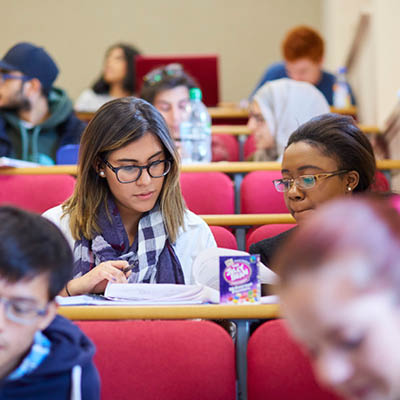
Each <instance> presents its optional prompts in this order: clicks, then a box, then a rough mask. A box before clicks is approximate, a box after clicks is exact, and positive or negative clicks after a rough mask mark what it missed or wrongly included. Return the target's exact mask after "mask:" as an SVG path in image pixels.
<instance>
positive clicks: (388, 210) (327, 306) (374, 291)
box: [275, 198, 400, 400]
mask: <svg viewBox="0 0 400 400" xmlns="http://www.w3.org/2000/svg"><path fill="white" fill-rule="evenodd" d="M399 260H400V217H399V214H398V212H397V211H395V210H394V209H393V208H392V207H391V206H390V205H389V203H388V202H386V201H384V200H382V199H381V200H380V201H379V202H377V201H375V202H374V201H372V200H367V199H363V198H352V199H341V200H336V201H333V202H331V203H330V204H327V205H324V206H322V207H321V208H320V209H319V210H317V211H316V212H315V214H314V215H312V216H310V218H309V219H308V220H307V221H306V222H305V223H304V225H302V226H300V227H299V229H298V231H297V232H296V233H295V234H294V235H293V237H291V238H290V239H289V241H288V242H287V243H286V244H285V246H284V247H283V248H282V251H281V252H279V255H278V258H277V260H276V263H275V264H276V265H278V266H279V275H280V280H281V281H280V285H279V295H280V299H281V305H282V312H283V316H285V318H286V319H287V321H288V325H289V328H290V329H291V331H292V334H293V336H294V337H295V339H297V340H298V341H299V342H300V343H301V344H302V346H303V348H304V349H305V351H306V352H307V353H308V354H309V356H310V358H311V362H312V364H313V367H314V372H315V374H316V377H317V379H318V380H319V381H320V382H321V383H322V384H323V385H325V386H327V387H330V388H331V389H333V390H335V391H336V392H337V394H339V395H340V396H341V398H344V399H387V400H389V399H398V398H400V385H399V373H400V351H399V350H398V343H399V341H400V306H399V293H400V270H399Z"/></svg>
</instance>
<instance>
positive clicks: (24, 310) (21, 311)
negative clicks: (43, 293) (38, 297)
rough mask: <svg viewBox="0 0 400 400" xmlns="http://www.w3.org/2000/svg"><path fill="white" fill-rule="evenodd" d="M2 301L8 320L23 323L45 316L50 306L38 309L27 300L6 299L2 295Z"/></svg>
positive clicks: (29, 322) (26, 323)
mask: <svg viewBox="0 0 400 400" xmlns="http://www.w3.org/2000/svg"><path fill="white" fill-rule="evenodd" d="M0 303H3V305H4V311H5V315H6V317H7V319H8V320H10V321H13V322H16V323H18V324H22V325H30V324H32V323H33V322H34V321H35V320H36V319H37V318H38V317H42V316H45V315H46V314H47V311H48V306H47V305H46V307H44V308H42V309H38V308H37V307H35V306H34V305H33V304H32V303H30V302H27V301H26V300H17V299H6V298H4V297H0Z"/></svg>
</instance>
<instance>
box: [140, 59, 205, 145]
mask: <svg viewBox="0 0 400 400" xmlns="http://www.w3.org/2000/svg"><path fill="white" fill-rule="evenodd" d="M197 86H198V85H197V83H196V82H195V80H194V79H193V78H192V77H191V76H190V75H189V74H188V73H186V72H185V71H184V69H183V67H182V65H180V64H168V65H165V66H163V67H160V68H156V69H153V70H152V71H150V72H149V73H148V74H147V75H146V76H145V77H144V78H143V86H142V91H141V93H140V97H141V98H142V99H144V100H146V101H148V102H149V103H150V104H152V105H153V106H154V107H155V108H157V110H158V111H159V112H160V113H161V115H162V116H163V117H164V119H165V122H166V123H167V126H168V129H169V131H170V133H171V136H172V137H173V138H174V140H175V141H176V144H177V145H178V146H179V140H180V132H179V129H180V124H181V123H182V122H183V121H184V120H185V118H186V117H187V113H186V106H187V104H188V103H189V90H190V89H192V88H195V87H197Z"/></svg>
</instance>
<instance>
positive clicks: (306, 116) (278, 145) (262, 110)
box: [247, 78, 330, 161]
mask: <svg viewBox="0 0 400 400" xmlns="http://www.w3.org/2000/svg"><path fill="white" fill-rule="evenodd" d="M329 111H330V109H329V105H328V103H327V101H326V100H325V97H324V96H323V95H322V94H321V92H320V91H319V90H318V89H316V88H315V87H314V86H313V85H311V84H310V83H307V82H298V81H294V80H291V79H287V78H283V79H278V80H276V81H272V82H267V83H266V84H265V85H263V86H262V87H261V88H260V89H259V90H258V91H257V92H256V93H255V95H254V97H253V101H252V103H251V105H250V114H249V121H248V124H247V126H248V127H249V129H250V130H251V133H252V135H254V140H255V145H256V151H255V153H254V154H253V156H252V160H253V161H281V160H282V156H283V151H284V149H285V146H286V144H287V141H288V139H289V136H290V135H291V133H292V132H293V131H294V130H296V129H297V128H298V127H299V126H300V125H302V124H303V123H305V122H307V121H308V120H310V119H311V118H313V117H316V116H318V115H321V114H326V113H329Z"/></svg>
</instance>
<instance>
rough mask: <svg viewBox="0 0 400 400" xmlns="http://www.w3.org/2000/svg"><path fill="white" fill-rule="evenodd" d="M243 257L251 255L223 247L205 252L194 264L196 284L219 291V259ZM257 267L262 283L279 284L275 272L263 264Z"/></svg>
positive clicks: (260, 263)
mask: <svg viewBox="0 0 400 400" xmlns="http://www.w3.org/2000/svg"><path fill="white" fill-rule="evenodd" d="M243 255H249V253H247V252H245V251H241V250H232V249H224V248H221V247H216V248H213V249H206V250H203V251H202V252H201V253H200V254H199V255H198V256H197V257H196V259H195V260H194V263H193V268H192V271H193V280H194V282H195V283H196V284H200V285H204V286H208V287H211V288H213V289H215V290H218V291H219V271H220V267H219V257H220V256H243ZM257 265H258V275H259V278H260V282H261V283H269V284H274V283H276V282H277V279H278V276H277V275H276V274H275V272H273V271H272V270H270V269H269V268H268V267H266V266H265V265H264V264H263V263H262V262H259V263H258V264H257Z"/></svg>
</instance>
